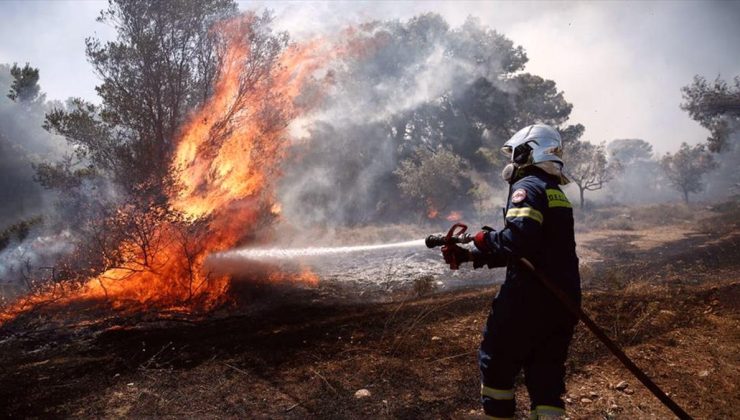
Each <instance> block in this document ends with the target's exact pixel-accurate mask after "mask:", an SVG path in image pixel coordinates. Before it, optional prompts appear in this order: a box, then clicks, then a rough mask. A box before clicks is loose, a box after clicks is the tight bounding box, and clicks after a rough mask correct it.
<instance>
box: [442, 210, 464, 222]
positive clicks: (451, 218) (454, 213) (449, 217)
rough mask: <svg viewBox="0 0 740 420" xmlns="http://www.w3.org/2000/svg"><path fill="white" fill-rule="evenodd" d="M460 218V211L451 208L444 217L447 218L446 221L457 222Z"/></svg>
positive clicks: (461, 216) (461, 215)
mask: <svg viewBox="0 0 740 420" xmlns="http://www.w3.org/2000/svg"><path fill="white" fill-rule="evenodd" d="M462 218H463V214H462V212H460V211H456V210H453V211H451V212H450V214H448V215H447V217H445V220H447V221H448V222H459V221H460V220H462Z"/></svg>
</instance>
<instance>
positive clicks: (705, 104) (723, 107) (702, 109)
mask: <svg viewBox="0 0 740 420" xmlns="http://www.w3.org/2000/svg"><path fill="white" fill-rule="evenodd" d="M681 92H682V93H683V99H684V102H683V103H682V104H681V109H683V110H684V111H687V112H688V113H689V115H690V116H691V118H693V119H694V120H696V121H698V122H699V123H700V124H701V125H702V126H703V127H704V128H706V129H708V130H709V131H710V133H711V135H710V136H709V137H708V138H707V143H708V145H709V150H710V151H712V152H720V151H723V150H724V149H725V148H726V147H727V140H728V139H729V137H730V134H731V133H732V132H734V131H736V130H737V129H738V127H740V76H736V77H735V78H734V79H733V81H732V84H729V83H727V82H726V81H724V80H722V79H720V78H719V77H717V78H716V79H715V80H714V82H713V83H710V82H707V80H706V79H704V78H703V77H700V76H695V77H694V81H693V83H692V84H691V85H689V86H685V87H683V88H682V89H681Z"/></svg>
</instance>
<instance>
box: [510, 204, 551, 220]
mask: <svg viewBox="0 0 740 420" xmlns="http://www.w3.org/2000/svg"><path fill="white" fill-rule="evenodd" d="M510 217H529V218H530V219H533V220H535V221H536V222H538V223H542V220H544V218H543V217H542V213H540V212H539V211H537V210H535V209H533V208H532V207H512V208H510V209H509V210H507V211H506V218H507V219H508V218H510Z"/></svg>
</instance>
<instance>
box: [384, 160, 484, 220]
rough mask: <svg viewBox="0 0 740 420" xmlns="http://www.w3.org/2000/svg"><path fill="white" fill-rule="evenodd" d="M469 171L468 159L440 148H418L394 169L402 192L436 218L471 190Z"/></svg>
mask: <svg viewBox="0 0 740 420" xmlns="http://www.w3.org/2000/svg"><path fill="white" fill-rule="evenodd" d="M465 171H466V162H465V161H464V160H463V159H462V158H461V157H460V156H458V155H456V154H455V153H453V152H452V151H450V150H447V149H444V148H439V149H437V150H433V151H432V150H428V149H417V150H416V154H415V157H414V158H410V159H406V160H404V161H402V162H401V164H400V165H399V168H398V169H397V170H396V171H395V172H394V173H395V174H396V176H397V177H398V187H399V188H400V190H401V192H402V193H403V194H404V195H405V196H406V197H407V198H410V199H413V200H414V201H415V202H416V203H418V208H420V209H424V210H426V211H427V213H428V215H429V216H430V217H432V218H433V217H435V216H436V214H437V212H441V211H445V210H447V209H449V208H450V207H451V206H452V205H453V203H455V202H456V201H457V200H459V199H460V198H462V197H463V196H464V195H465V193H466V192H467V191H468V190H470V188H471V187H472V183H471V182H470V179H469V178H468V177H467V176H466V174H465Z"/></svg>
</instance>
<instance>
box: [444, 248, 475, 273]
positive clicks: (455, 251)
mask: <svg viewBox="0 0 740 420" xmlns="http://www.w3.org/2000/svg"><path fill="white" fill-rule="evenodd" d="M442 257H444V259H445V262H446V263H447V264H449V265H450V269H452V270H457V269H458V268H460V264H462V263H464V262H468V261H470V259H471V256H470V251H469V250H468V249H465V248H462V247H459V246H457V245H455V244H452V245H445V246H443V247H442Z"/></svg>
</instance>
